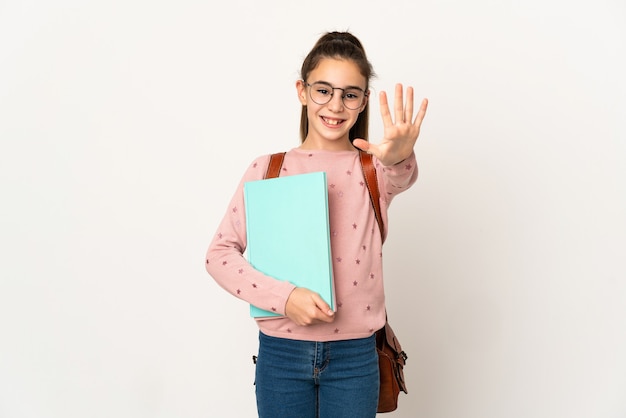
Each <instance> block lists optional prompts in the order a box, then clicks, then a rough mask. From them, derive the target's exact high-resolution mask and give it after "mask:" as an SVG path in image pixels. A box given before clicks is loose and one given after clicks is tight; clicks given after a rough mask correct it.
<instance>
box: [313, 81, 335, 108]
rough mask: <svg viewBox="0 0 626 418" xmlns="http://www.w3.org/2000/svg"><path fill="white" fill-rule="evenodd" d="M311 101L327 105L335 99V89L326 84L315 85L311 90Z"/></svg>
mask: <svg viewBox="0 0 626 418" xmlns="http://www.w3.org/2000/svg"><path fill="white" fill-rule="evenodd" d="M309 91H310V92H311V99H312V100H313V101H314V102H315V103H317V104H320V105H321V104H326V103H328V102H330V99H331V98H332V97H333V88H332V87H331V86H330V85H328V84H326V83H313V84H311V88H310V90H309Z"/></svg>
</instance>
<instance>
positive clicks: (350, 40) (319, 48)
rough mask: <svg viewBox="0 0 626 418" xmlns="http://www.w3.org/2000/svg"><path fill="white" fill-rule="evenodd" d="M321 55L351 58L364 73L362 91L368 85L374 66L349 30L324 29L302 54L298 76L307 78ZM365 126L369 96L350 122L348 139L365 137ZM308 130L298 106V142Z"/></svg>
mask: <svg viewBox="0 0 626 418" xmlns="http://www.w3.org/2000/svg"><path fill="white" fill-rule="evenodd" d="M324 58H334V59H341V60H349V61H352V62H354V63H355V64H356V65H357V66H358V67H359V71H360V72H361V75H362V76H363V77H365V82H366V86H365V91H367V90H368V89H369V82H370V79H371V78H372V77H374V70H373V68H372V64H371V63H370V62H369V61H368V59H367V56H366V55H365V49H364V48H363V45H362V44H361V41H359V40H358V39H357V38H356V36H354V35H352V34H351V33H349V32H327V33H325V34H324V35H322V37H321V38H320V39H318V41H317V43H316V44H315V45H314V46H313V49H311V52H309V55H307V56H306V58H305V59H304V62H303V63H302V69H301V70H300V77H301V79H302V80H304V81H307V78H308V77H309V75H310V74H311V71H313V70H315V68H317V66H318V65H319V63H320V61H321V60H323V59H324ZM368 126H369V100H368V101H367V103H366V105H365V109H363V111H362V112H361V113H359V116H358V118H357V120H356V123H355V124H354V126H353V127H352V128H351V129H350V134H349V137H350V141H352V140H354V139H355V138H362V139H365V140H366V141H367V140H368ZM308 133H309V119H308V118H307V109H306V106H302V113H301V115H300V139H301V140H302V142H304V140H305V139H306V136H307V134H308Z"/></svg>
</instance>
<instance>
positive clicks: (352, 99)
mask: <svg viewBox="0 0 626 418" xmlns="http://www.w3.org/2000/svg"><path fill="white" fill-rule="evenodd" d="M364 96H365V93H363V91H362V90H359V89H346V90H345V91H344V92H343V104H344V105H345V106H346V107H347V108H348V109H352V110H354V109H358V108H359V107H361V104H362V103H363V97H364Z"/></svg>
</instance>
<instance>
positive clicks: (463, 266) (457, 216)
mask: <svg viewBox="0 0 626 418" xmlns="http://www.w3.org/2000/svg"><path fill="white" fill-rule="evenodd" d="M335 29H337V30H344V29H350V30H352V31H353V32H354V33H355V34H356V35H357V36H359V37H360V38H361V40H362V41H363V43H364V45H365V47H366V50H367V51H368V54H369V56H370V59H371V61H372V62H373V64H374V67H375V70H376V72H377V73H378V78H377V79H376V80H375V81H374V84H373V87H374V89H375V90H376V91H380V90H390V89H392V88H393V85H394V83H396V82H403V83H405V84H410V85H413V86H414V87H415V89H416V92H417V95H418V97H420V98H421V97H428V98H429V99H430V108H429V112H428V115H427V117H426V120H425V122H424V126H423V131H422V135H421V137H420V140H419V141H418V144H417V145H416V153H417V156H418V163H419V166H420V178H419V181H418V183H416V185H415V186H414V188H413V189H412V190H411V191H410V192H408V193H406V194H405V195H402V196H400V197H398V199H397V200H396V201H394V204H393V205H392V208H391V221H390V228H391V232H390V238H389V240H388V242H387V244H386V246H385V255H386V264H385V269H386V270H385V271H386V288H387V293H388V302H389V308H388V309H389V314H390V318H391V321H392V323H393V325H394V328H395V329H396V331H397V333H398V334H399V336H400V337H401V339H402V343H403V345H404V348H405V349H406V351H407V352H408V353H409V360H408V364H407V369H406V375H407V380H408V386H409V392H410V393H409V395H402V397H401V400H400V402H401V404H400V408H399V410H398V411H397V412H395V413H394V414H393V415H392V416H396V417H425V418H555V417H568V418H589V417H594V418H595V417H598V418H623V417H625V416H626V397H625V396H624V394H625V393H626V354H625V353H626V322H625V318H626V303H625V302H626V267H625V263H624V253H625V250H626V216H625V215H626V181H625V179H626V169H625V168H624V157H625V156H626V146H625V145H624V142H625V140H626V127H625V125H624V118H625V116H626V105H625V98H626V85H625V82H624V77H623V74H626V65H625V64H624V60H623V58H624V56H625V52H626V48H625V46H626V5H625V4H624V3H623V2H622V1H620V0H613V1H611V0H599V1H595V2H583V1H579V0H574V1H559V0H527V1H524V2H517V1H512V0H505V1H489V0H478V1H474V2H465V1H462V0H448V1H434V0H427V1H414V0H404V1H384V2H364V1H358V2H357V1H343V2H338V1H329V0H322V1H317V2H309V3H297V4H296V2H289V1H286V0H285V1H264V2H256V1H253V0H242V1H231V2H222V3H220V4H213V5H211V4H209V2H197V1H191V0H179V1H177V2H162V1H161V2H149V1H142V0H125V1H102V0H95V1H90V2H83V1H71V0H58V1H54V2H48V1H41V0H32V1H27V0H25V1H12V2H9V1H0V139H1V151H0V174H1V179H2V204H1V205H0V226H1V247H0V254H1V257H2V262H1V263H0V269H1V270H0V286H1V287H0V339H1V342H0V417H3V418H5V417H6V418H22V417H28V418H30V417H32V418H47V417H51V418H52V417H54V418H56V417H63V418H68V417H80V418H83V417H94V418H95V417H116V418H125V417H129V418H135V417H150V418H155V417H159V418H161V417H162V418H183V417H185V418H186V417H189V418H195V417H240V416H247V417H251V416H255V411H256V410H255V405H254V388H253V385H252V383H253V372H254V369H253V364H252V362H251V356H252V354H254V353H255V351H256V344H257V342H256V338H257V331H256V327H255V325H254V323H253V321H252V320H250V319H249V318H248V315H247V305H246V304H245V303H242V302H241V301H238V300H236V299H235V298H232V297H230V296H229V295H228V294H226V293H225V292H224V291H223V290H222V289H221V288H219V287H218V286H217V285H216V284H215V283H214V282H213V281H212V279H211V278H210V276H208V274H207V273H206V272H205V270H204V265H203V262H204V252H205V249H206V247H207V246H208V243H209V241H210V239H211V236H212V234H213V233H214V231H215V229H216V227H217V224H218V222H219V220H220V219H221V217H222V215H223V213H224V210H225V209H226V204H227V202H228V200H229V199H230V197H231V194H232V192H233V190H234V188H235V186H236V184H237V182H238V181H239V178H240V176H241V174H242V173H243V171H244V170H245V168H246V166H247V165H248V163H249V162H250V161H251V160H252V159H253V158H254V157H256V156H257V155H259V154H262V153H269V152H274V151H278V150H285V149H289V148H291V147H293V146H296V145H297V144H298V132H297V131H298V118H299V110H300V109H299V108H300V106H299V104H298V101H297V99H296V95H295V89H294V83H295V80H296V79H297V76H298V69H299V66H300V64H301V61H302V59H303V57H304V55H305V54H306V53H307V52H308V50H309V49H310V48H311V46H312V45H313V43H314V42H315V40H316V39H317V38H318V37H319V35H320V34H321V33H322V32H324V31H326V30H335ZM372 115H373V116H374V117H373V125H372V131H373V135H372V136H373V138H372V140H374V141H375V140H376V138H377V137H380V134H381V132H382V130H381V125H380V121H379V118H378V105H377V103H376V101H374V103H373V107H372Z"/></svg>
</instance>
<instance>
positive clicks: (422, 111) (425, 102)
mask: <svg viewBox="0 0 626 418" xmlns="http://www.w3.org/2000/svg"><path fill="white" fill-rule="evenodd" d="M426 109H428V99H427V98H424V99H422V104H421V105H420V110H419V112H417V115H416V116H415V120H414V121H413V124H414V125H417V126H421V125H422V121H423V120H424V116H426Z"/></svg>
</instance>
